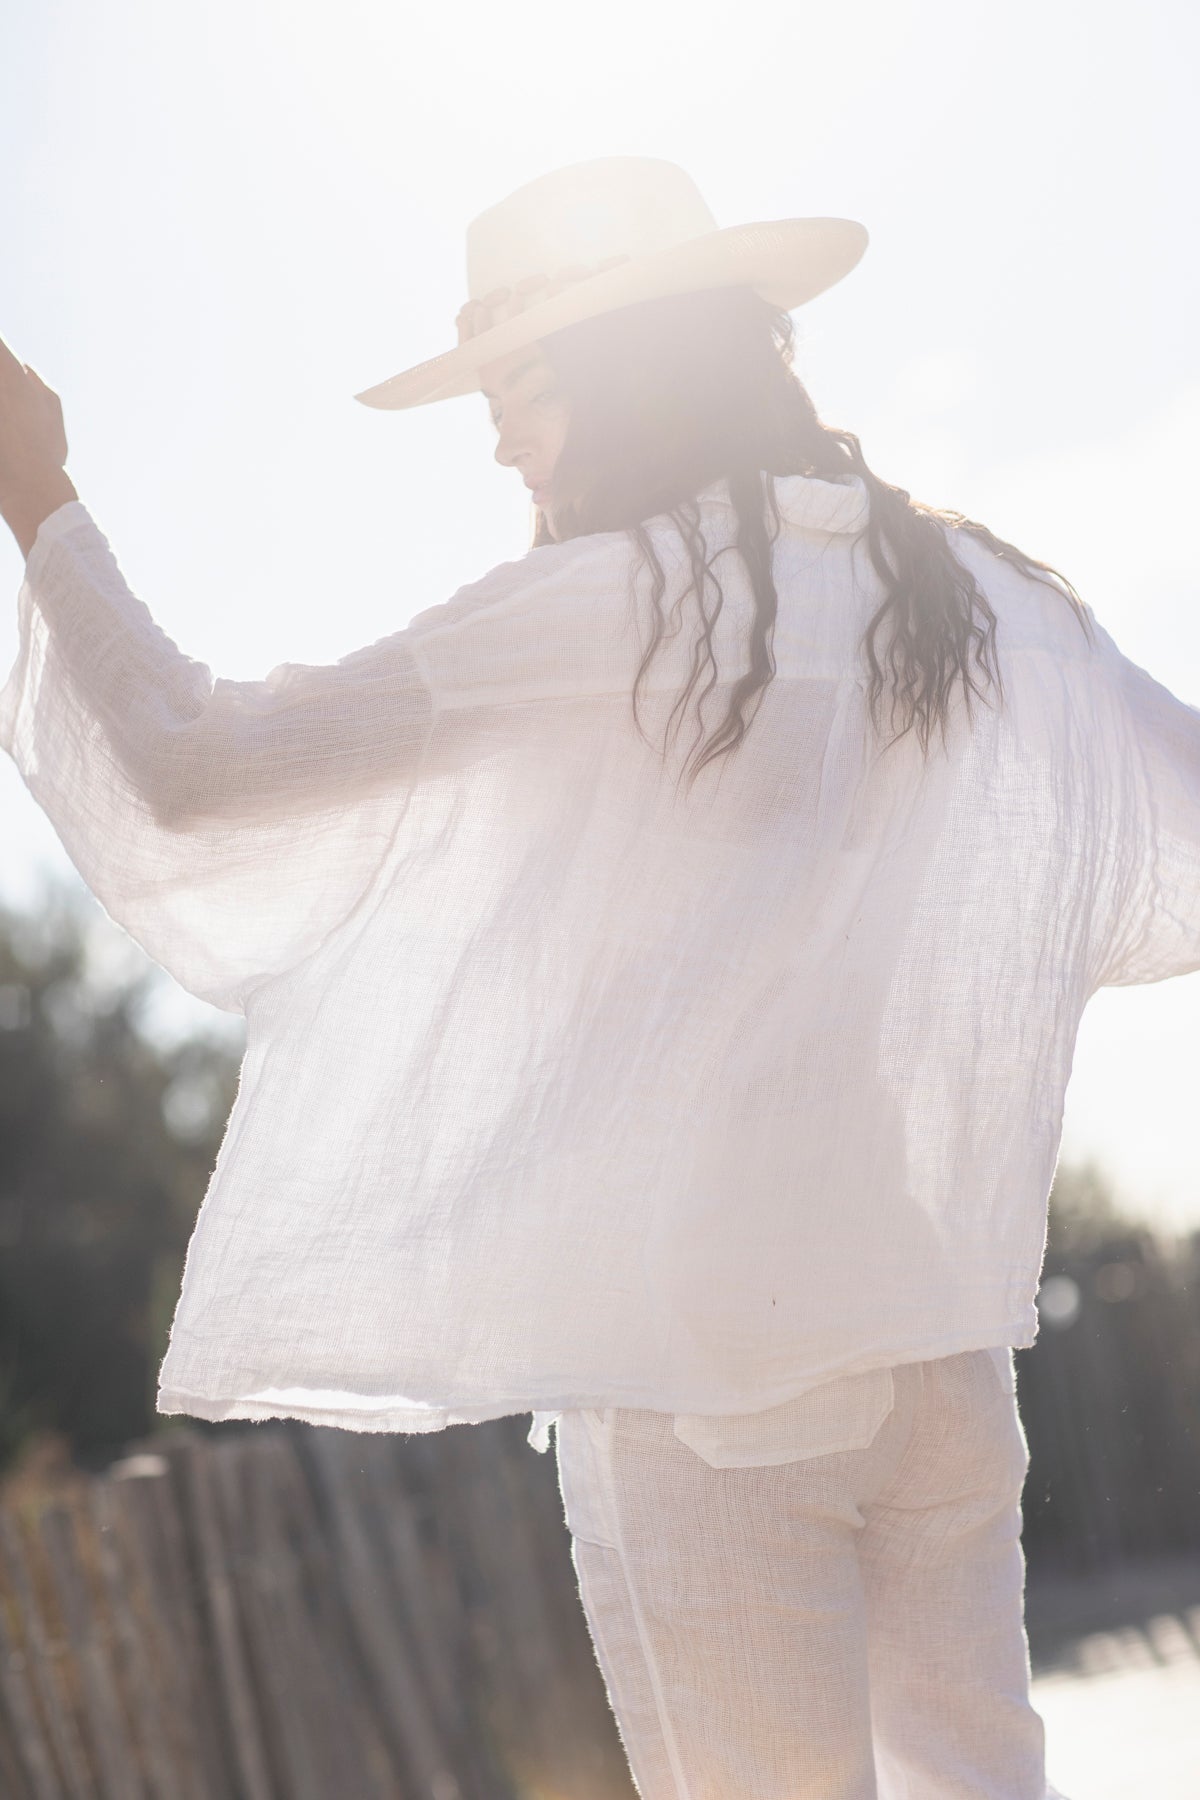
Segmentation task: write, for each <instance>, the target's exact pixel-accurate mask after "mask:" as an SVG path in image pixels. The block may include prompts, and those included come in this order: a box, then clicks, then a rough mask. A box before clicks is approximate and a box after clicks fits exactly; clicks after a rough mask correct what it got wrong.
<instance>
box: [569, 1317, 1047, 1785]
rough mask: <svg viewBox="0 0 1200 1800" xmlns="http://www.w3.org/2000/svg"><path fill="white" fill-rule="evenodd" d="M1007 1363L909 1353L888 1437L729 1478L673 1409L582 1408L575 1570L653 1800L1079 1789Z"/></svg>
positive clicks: (619, 1721) (573, 1430)
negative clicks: (1037, 1642) (1047, 1708)
mask: <svg viewBox="0 0 1200 1800" xmlns="http://www.w3.org/2000/svg"><path fill="white" fill-rule="evenodd" d="M1011 1354H1012V1353H1011V1351H1003V1350H999V1349H996V1348H985V1349H981V1350H970V1351H963V1352H959V1353H957V1354H955V1355H952V1356H948V1357H940V1358H936V1359H933V1360H930V1361H928V1362H906V1363H903V1364H901V1365H899V1366H898V1367H897V1368H896V1369H895V1371H894V1389H893V1397H892V1402H891V1404H889V1405H888V1406H887V1407H886V1409H885V1410H884V1411H883V1413H882V1416H881V1417H880V1418H879V1419H878V1420H877V1422H876V1426H875V1429H874V1431H873V1432H870V1433H868V1434H866V1435H860V1434H857V1433H855V1432H852V1431H849V1430H848V1431H847V1432H846V1433H845V1441H844V1442H843V1443H842V1444H841V1445H840V1447H839V1446H838V1445H837V1442H836V1435H835V1434H833V1433H831V1434H830V1438H829V1448H828V1449H826V1450H824V1451H821V1452H817V1451H814V1452H813V1453H811V1454H807V1455H805V1454H799V1453H797V1454H793V1455H792V1456H791V1457H789V1458H787V1459H785V1458H783V1457H782V1455H781V1456H780V1457H779V1459H778V1460H776V1461H772V1462H771V1463H769V1464H764V1465H762V1466H755V1467H750V1466H746V1467H742V1466H738V1467H712V1466H710V1465H709V1464H708V1462H707V1459H705V1458H702V1457H700V1456H698V1455H697V1454H696V1453H695V1452H694V1451H693V1450H692V1449H691V1448H690V1447H689V1446H688V1445H687V1444H686V1443H685V1442H683V1441H681V1438H680V1434H679V1431H678V1425H677V1424H676V1428H675V1430H674V1432H672V1427H671V1420H670V1419H669V1418H668V1417H666V1416H665V1415H664V1414H662V1413H658V1412H653V1411H646V1410H639V1409H631V1408H625V1407H604V1408H579V1409H572V1410H570V1411H564V1412H563V1413H562V1415H561V1416H560V1418H559V1420H558V1424H557V1428H556V1433H555V1439H556V1448H557V1453H558V1473H559V1485H560V1491H561V1494H562V1500H563V1510H564V1514H565V1517H566V1522H567V1526H568V1529H569V1531H570V1533H571V1561H572V1564H573V1566H574V1569H575V1574H576V1578H577V1581H578V1584H579V1595H580V1599H581V1601H582V1603H583V1609H584V1613H585V1616H586V1618H587V1623H588V1629H589V1632H590V1634H591V1638H592V1646H593V1649H594V1651H595V1655H596V1661H597V1663H598V1665H599V1668H600V1672H601V1674H602V1677H603V1679H604V1684H605V1688H606V1691H607V1694H608V1699H609V1704H610V1706H611V1707H612V1711H613V1715H614V1718H615V1721H616V1725H617V1729H618V1733H619V1735H620V1738H621V1742H622V1745H623V1747H624V1750H625V1753H626V1757H627V1760H628V1762H629V1768H630V1774H631V1776H632V1778H633V1782H634V1785H635V1787H636V1789H637V1792H638V1794H639V1795H640V1796H641V1797H642V1800H728V1797H729V1796H730V1795H734V1794H736V1795H737V1796H739V1800H914V1797H915V1796H917V1795H920V1796H921V1800H966V1796H968V1795H970V1796H971V1800H1064V1796H1063V1795H1061V1794H1060V1793H1059V1791H1058V1789H1056V1788H1055V1787H1054V1786H1053V1785H1052V1784H1050V1783H1049V1782H1048V1781H1047V1779H1046V1744H1045V1727H1044V1724H1043V1721H1042V1719H1041V1716H1040V1715H1039V1714H1038V1712H1037V1711H1036V1710H1035V1708H1034V1706H1033V1704H1032V1700H1031V1697H1030V1690H1031V1667H1030V1658H1029V1642H1028V1637H1027V1635H1026V1630H1025V1618H1024V1588H1025V1558H1024V1552H1023V1550H1022V1546H1021V1493H1022V1489H1023V1486H1024V1483H1025V1479H1026V1476H1027V1474H1028V1468H1029V1446H1028V1441H1027V1439H1026V1436H1025V1431H1024V1428H1023V1426H1022V1424H1021V1420H1020V1416H1019V1413H1018V1410H1017V1401H1016V1390H1015V1384H1014V1373H1013V1367H1012V1361H1011ZM871 1373H872V1376H874V1375H875V1374H877V1373H879V1372H878V1371H872V1372H871ZM884 1373H886V1371H884ZM855 1379H857V1380H858V1381H859V1382H860V1383H861V1382H863V1381H864V1380H865V1379H866V1378H865V1377H858V1378H855ZM833 1385H837V1384H833ZM863 1391H864V1392H866V1391H867V1390H866V1388H865V1387H864V1389H863ZM881 1391H882V1390H881ZM716 1422H717V1423H720V1422H721V1421H716ZM729 1423H730V1424H731V1425H733V1426H734V1428H735V1429H736V1419H733V1420H731V1421H729ZM778 1447H779V1449H780V1450H781V1451H782V1449H783V1448H784V1442H783V1434H782V1433H781V1435H780V1440H779V1445H778Z"/></svg>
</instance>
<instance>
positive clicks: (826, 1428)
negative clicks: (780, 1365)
mask: <svg viewBox="0 0 1200 1800" xmlns="http://www.w3.org/2000/svg"><path fill="white" fill-rule="evenodd" d="M895 1404H896V1386H895V1380H894V1378H893V1375H892V1371H891V1369H890V1368H889V1367H884V1368H878V1369H866V1370H863V1371H861V1372H860V1373H858V1374H856V1375H839V1376H836V1377H835V1378H834V1379H833V1380H832V1381H824V1382H822V1383H821V1384H820V1385H819V1386H818V1387H815V1388H810V1389H809V1391H808V1392H807V1393H806V1394H800V1395H798V1396H797V1397H796V1398H795V1399H794V1400H785V1401H784V1403H783V1405H782V1406H772V1407H769V1408H768V1409H767V1410H766V1411H765V1412H757V1413H729V1414H724V1415H721V1416H717V1415H710V1414H707V1413H676V1415H675V1419H674V1429H675V1436H676V1437H677V1438H678V1439H679V1440H680V1442H681V1443H684V1444H686V1445H687V1446H688V1448H689V1449H690V1450H694V1451H695V1453H696V1455H697V1456H699V1457H702V1458H703V1460H704V1461H705V1462H706V1463H709V1464H711V1466H712V1467H713V1468H717V1469H734V1468H761V1467H763V1466H764V1465H766V1464H775V1463H789V1462H799V1461H801V1460H802V1459H803V1458H805V1457H810V1456H832V1455H834V1454H836V1453H837V1452H839V1451H846V1450H864V1449H866V1447H867V1446H868V1445H869V1444H871V1443H872V1442H873V1441H874V1439H875V1438H876V1437H877V1436H878V1434H879V1432H880V1431H881V1430H882V1428H883V1426H884V1424H885V1422H886V1421H887V1419H888V1417H889V1416H890V1414H891V1413H892V1411H893V1410H894V1408H895Z"/></svg>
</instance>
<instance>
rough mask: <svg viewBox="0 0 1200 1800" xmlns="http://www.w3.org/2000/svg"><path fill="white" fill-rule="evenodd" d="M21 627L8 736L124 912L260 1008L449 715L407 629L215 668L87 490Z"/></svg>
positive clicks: (217, 986) (23, 597)
mask: <svg viewBox="0 0 1200 1800" xmlns="http://www.w3.org/2000/svg"><path fill="white" fill-rule="evenodd" d="M18 628H19V639H18V653H17V658H16V662H15V664H14V666H13V669H12V672H11V674H10V675H9V678H8V681H7V683H6V685H5V687H4V689H3V691H2V692H0V744H2V745H3V747H4V749H5V750H7V751H8V753H9V755H10V756H11V757H12V758H13V760H14V762H15V763H16V765H17V768H18V769H19V771H20V773H21V776H22V778H23V780H24V781H25V783H26V786H27V787H28V788H29V790H30V792H31V793H32V795H33V797H34V798H35V799H36V800H37V802H38V803H39V805H40V806H41V807H42V808H43V810H44V811H45V812H46V814H47V816H48V817H49V819H50V821H51V823H52V825H53V826H54V828H55V830H56V832H57V834H58V836H59V838H60V839H61V841H62V843H63V846H64V848H65V849H66V851H67V854H68V855H69V856H70V858H71V860H72V862H73V863H74V864H75V866H76V868H77V869H78V870H79V872H80V874H81V875H82V877H83V879H84V880H85V881H86V882H87V884H88V886H89V887H90V888H91V890H92V892H93V893H94V894H95V895H96V898H97V899H98V900H99V901H100V903H101V904H102V905H103V907H104V908H105V910H106V911H107V912H108V913H109V914H110V916H111V917H112V918H113V919H115V920H116V922H117V923H118V924H120V925H121V926H123V927H124V928H125V929H126V930H127V931H128V932H129V933H130V935H131V936H132V937H134V938H135V939H136V940H137V941H138V942H139V943H140V944H141V945H142V947H143V948H144V949H145V950H146V951H147V953H148V954H149V955H150V956H151V957H152V958H153V959H154V960H155V961H156V962H158V963H159V964H160V965H161V966H162V967H163V968H165V969H167V970H168V971H169V973H171V974H172V975H173V976H174V977H175V979H176V980H177V981H179V982H180V984H181V985H182V986H183V987H185V988H186V989H188V990H189V991H190V992H191V993H194V994H196V995H197V996H198V997H200V998H201V999H204V1000H207V1001H209V1002H210V1003H212V1004H214V1005H216V1006H219V1007H223V1008H225V1009H226V1010H229V1011H235V1012H236V1011H241V1010H243V1009H244V1004H245V1000H246V997H247V995H248V994H249V992H250V990H251V989H252V988H253V987H255V986H256V985H258V984H259V983H261V982H262V981H264V980H267V979H270V978H271V977H273V976H275V975H278V974H280V973H282V972H285V971H286V970H288V969H289V968H291V967H294V966H295V965H296V964H297V963H298V962H299V961H301V960H302V959H303V958H304V957H306V956H307V955H309V954H310V953H312V952H313V951H315V950H316V949H317V948H319V946H320V945H321V944H322V943H323V942H324V941H325V940H326V938H327V937H328V936H329V934H330V933H331V932H332V931H333V930H335V929H336V928H337V927H338V926H339V925H340V924H341V923H343V922H344V921H345V919H346V918H347V917H348V916H349V914H350V913H351V911H352V910H353V909H354V908H355V906H356V905H357V904H358V903H359V902H360V901H361V899H362V898H363V896H364V895H365V894H366V892H367V891H368V889H369V888H370V886H371V883H372V881H373V878H374V877H375V875H376V874H377V873H378V871H379V869H380V867H381V866H382V864H383V862H384V860H385V858H386V856H387V853H388V850H389V848H390V846H391V844H392V842H393V839H394V837H395V834H396V832H397V831H398V829H399V828H400V825H401V822H402V820H403V816H404V812H405V807H406V802H407V800H408V797H409V795H410V793H411V791H412V789H413V786H414V784H415V782H416V781H417V779H418V777H419V771H420V767H421V762H422V757H423V755H424V751H425V747H426V744H427V742H428V739H429V735H430V731H431V723H432V719H433V715H434V711H435V708H434V703H433V697H432V694H431V692H430V689H429V685H428V682H427V679H426V675H425V671H424V668H423V665H422V664H421V662H420V660H419V658H418V656H417V654H416V653H415V651H414V648H413V644H412V642H411V641H410V637H409V634H408V632H407V631H406V630H405V631H399V632H397V633H395V634H394V635H392V636H389V637H386V638H383V639H381V640H380V641H379V642H378V643H375V644H372V645H370V646H369V647H368V648H366V649H363V650H359V651H356V652H354V653H353V654H352V655H350V656H347V657H345V658H343V659H342V660H341V661H340V662H338V663H336V664H333V665H331V666H329V667H308V666H304V665H299V664H287V663H285V664H282V665H280V666H279V667H278V668H276V669H274V670H272V672H271V673H270V674H269V675H268V676H266V678H265V679H264V680H261V681H228V680H222V679H218V680H215V681H214V680H213V678H212V676H211V675H210V673H209V670H208V669H207V668H206V667H205V665H204V664H202V663H200V662H196V661H193V660H192V659H191V658H189V657H188V656H186V655H184V654H183V653H182V652H181V651H180V650H179V649H177V648H176V646H175V644H174V643H172V641H171V640H170V639H169V638H168V637H167V636H166V635H165V633H164V632H162V631H161V630H160V629H159V627H158V626H157V625H156V624H155V622H154V620H153V619H152V618H151V616H150V614H149V612H148V611H147V609H146V607H145V606H144V605H143V604H142V603H141V602H140V601H139V600H137V599H135V598H134V596H133V594H132V593H131V592H130V590H129V588H128V587H127V585H126V583H125V580H124V578H123V576H122V575H121V572H120V570H119V568H118V566H117V563H116V561H115V559H114V557H113V555H112V552H111V550H110V548H109V546H108V543H107V542H106V540H105V538H104V537H103V535H102V534H101V532H100V531H99V529H98V528H97V526H96V525H95V523H94V521H93V520H92V518H91V516H90V514H89V513H88V512H87V510H86V509H85V508H84V506H83V505H82V504H81V503H80V502H78V501H71V502H69V503H68V504H66V505H65V506H62V507H60V508H59V509H58V510H57V511H56V512H55V513H53V514H52V515H51V516H50V517H49V519H47V520H46V521H44V523H43V525H42V527H41V529H40V531H39V533H38V536H37V541H36V542H35V544H34V546H33V549H32V551H31V553H30V556H29V559H28V562H27V565H26V571H25V579H24V581H23V583H22V586H21V591H20V596H19V601H18Z"/></svg>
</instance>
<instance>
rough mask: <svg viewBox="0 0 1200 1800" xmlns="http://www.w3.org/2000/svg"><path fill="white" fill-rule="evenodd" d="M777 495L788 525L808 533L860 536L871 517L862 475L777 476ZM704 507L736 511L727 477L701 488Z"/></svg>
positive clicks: (700, 496)
mask: <svg viewBox="0 0 1200 1800" xmlns="http://www.w3.org/2000/svg"><path fill="white" fill-rule="evenodd" d="M775 492H776V494H777V495H778V497H779V512H780V516H781V517H782V518H783V520H784V521H785V523H787V524H789V525H796V526H799V527H800V528H801V529H802V530H808V531H829V532H848V533H853V532H858V531H861V530H862V529H863V527H864V526H865V525H866V523H867V519H868V517H869V516H870V507H871V503H870V497H869V496H868V493H867V484H866V482H865V481H864V480H863V478H862V476H861V475H848V476H846V477H845V478H844V479H843V480H839V481H824V480H822V479H820V478H819V477H818V476H815V475H777V476H776V477H775ZM696 499H697V501H698V502H699V503H700V504H701V505H702V506H718V507H725V508H727V509H729V510H730V511H732V510H733V500H732V498H731V497H730V493H729V481H728V478H727V477H726V476H724V475H722V476H720V477H719V478H718V479H717V480H716V481H711V482H710V483H709V484H708V486H707V487H704V488H701V489H700V491H699V493H698V494H697V495H696Z"/></svg>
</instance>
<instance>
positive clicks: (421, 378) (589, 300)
mask: <svg viewBox="0 0 1200 1800" xmlns="http://www.w3.org/2000/svg"><path fill="white" fill-rule="evenodd" d="M866 247H867V232H866V229H865V227H864V226H862V225H860V224H858V223H857V222H856V221H855V220H854V219H768V220H765V221H763V222H761V223H758V224H749V225H730V226H727V227H726V228H725V229H724V230H720V229H719V228H718V226H717V222H716V220H715V219H714V218H713V216H712V213H711V212H710V211H709V209H708V207H707V206H706V204H705V202H704V200H703V198H702V196H701V194H700V191H699V189H698V188H697V187H696V184H695V182H694V181H693V180H692V179H691V177H690V175H687V174H686V173H685V172H684V170H683V169H681V168H679V167H678V166H677V165H676V164H675V163H671V162H665V161H663V160H662V159H661V158H659V157H653V156H602V157H598V158H597V159H595V160H594V161H592V162H578V163H570V164H568V165H567V166H566V167H565V168H561V169H552V170H551V171H550V172H549V174H546V175H539V176H538V177H537V179H536V180H534V181H529V182H526V183H525V185H524V187H519V188H517V189H516V190H515V192H513V193H511V194H509V195H508V197H507V198H506V199H504V200H501V201H499V202H498V203H497V204H496V205H495V206H491V207H489V208H488V210H487V211H486V212H482V213H480V214H479V216H478V217H477V218H474V219H472V220H471V222H470V224H469V225H468V226H467V293H468V296H469V297H468V299H467V301H466V303H465V305H464V306H463V307H462V308H461V309H460V311H459V314H458V319H457V324H458V345H457V348H455V349H453V350H447V351H444V352H443V354H442V355H441V356H432V357H430V358H429V360H428V361H427V362H420V363H416V364H414V365H413V367H412V368H410V369H405V370H403V371H402V372H401V373H400V374H399V375H393V376H392V377H391V379H390V380H388V381H382V382H380V383H379V385H378V386H377V387H370V388H367V389H365V391H364V392H363V393H361V394H356V395H355V399H356V400H361V401H362V403H363V405H364V406H378V407H383V408H386V409H398V408H401V407H407V406H425V405H427V404H428V403H429V402H430V401H432V400H450V399H453V398H454V397H455V396H456V395H458V394H472V393H477V392H478V390H479V371H480V369H481V368H482V367H483V366H484V365H485V364H486V363H490V362H494V361H495V360H496V359H497V358H499V357H501V356H507V355H508V354H509V353H510V352H511V351H513V350H519V349H520V348H521V347H522V346H523V345H525V344H530V343H532V342H533V341H534V340H535V339H536V338H542V337H546V336H548V335H549V333H550V332H552V331H560V330H561V329H562V328H563V326H565V325H573V324H574V323H575V321H576V320H577V319H590V318H594V317H595V315H596V314H597V313H604V312H610V311H612V310H613V309H614V308H616V307H619V306H629V305H631V304H632V303H633V302H634V301H637V300H651V299H656V298H659V297H661V296H664V295H667V294H686V293H690V292H692V291H693V290H694V289H696V288H716V287H733V286H748V287H752V288H754V289H756V290H757V292H758V293H760V294H761V295H762V297H763V298H764V299H765V300H769V301H771V302H773V304H775V305H776V306H782V307H784V308H785V309H786V310H787V311H788V312H790V311H791V310H792V309H793V307H797V306H801V305H803V303H804V302H805V301H806V300H811V299H812V298H813V297H814V295H816V294H820V293H823V292H824V291H825V289H826V288H829V287H832V286H833V284H834V282H835V281H840V280H841V279H842V276H843V275H848V274H849V273H850V270H851V269H852V268H853V267H854V265H855V264H856V263H857V262H858V261H859V259H860V257H861V256H862V254H863V251H864V250H865V249H866Z"/></svg>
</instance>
